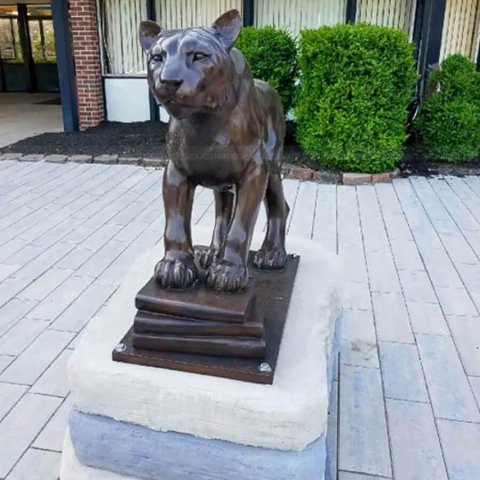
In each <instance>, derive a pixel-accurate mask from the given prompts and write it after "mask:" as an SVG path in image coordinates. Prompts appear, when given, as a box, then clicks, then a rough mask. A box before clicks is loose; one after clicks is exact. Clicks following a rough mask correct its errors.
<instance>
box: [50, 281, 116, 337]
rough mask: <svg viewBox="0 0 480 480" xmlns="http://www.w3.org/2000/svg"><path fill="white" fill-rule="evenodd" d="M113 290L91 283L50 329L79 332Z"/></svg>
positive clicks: (110, 287)
mask: <svg viewBox="0 0 480 480" xmlns="http://www.w3.org/2000/svg"><path fill="white" fill-rule="evenodd" d="M115 290H116V287H112V286H104V285H98V284H97V283H93V284H92V285H90V286H89V287H88V288H87V289H86V290H85V291H84V292H83V294H82V295H79V296H78V298H77V299H76V300H75V301H74V302H73V303H72V304H71V305H70V306H69V307H68V308H67V309H66V310H65V311H64V312H63V313H62V314H61V315H60V316H59V317H58V318H57V320H55V322H54V323H53V324H52V328H54V329H56V330H65V331H69V332H79V331H80V330H81V329H82V328H83V327H84V326H85V325H86V324H87V322H88V321H89V320H90V319H91V318H92V317H93V316H94V315H95V313H96V312H97V311H98V310H99V309H100V308H101V307H102V305H103V304H104V303H105V302H106V301H107V300H108V298H109V297H110V296H111V295H112V293H113V292H114V291H115Z"/></svg>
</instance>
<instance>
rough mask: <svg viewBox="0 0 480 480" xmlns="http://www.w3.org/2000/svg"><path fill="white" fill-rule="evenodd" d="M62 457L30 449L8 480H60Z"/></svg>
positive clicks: (58, 454) (55, 453)
mask: <svg viewBox="0 0 480 480" xmlns="http://www.w3.org/2000/svg"><path fill="white" fill-rule="evenodd" d="M60 460H61V455H60V453H57V452H47V451H45V450H37V449H35V448H29V449H28V450H27V451H26V452H25V455H23V457H22V458H21V460H20V461H19V462H18V463H17V465H15V468H14V469H13V470H12V472H11V473H10V475H9V476H8V477H7V479H6V480H58V475H59V474H60Z"/></svg>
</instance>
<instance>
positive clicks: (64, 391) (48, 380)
mask: <svg viewBox="0 0 480 480" xmlns="http://www.w3.org/2000/svg"><path fill="white" fill-rule="evenodd" d="M71 355H72V351H71V350H68V349H67V350H64V351H63V352H62V353H61V354H60V355H59V356H58V358H57V359H56V360H55V361H54V362H53V363H52V364H51V365H50V366H49V367H48V369H47V370H45V372H44V373H43V375H42V376H41V377H40V378H39V379H38V380H37V381H36V382H35V383H34V384H33V386H32V387H31V388H30V391H31V392H34V393H43V394H44V395H54V396H56V397H66V396H67V395H68V393H69V387H68V378H67V365H68V361H69V360H70V356H71Z"/></svg>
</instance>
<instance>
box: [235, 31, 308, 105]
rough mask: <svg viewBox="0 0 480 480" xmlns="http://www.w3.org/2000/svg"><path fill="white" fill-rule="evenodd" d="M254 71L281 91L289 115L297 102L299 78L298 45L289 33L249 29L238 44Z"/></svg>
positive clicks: (257, 75)
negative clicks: (295, 100)
mask: <svg viewBox="0 0 480 480" xmlns="http://www.w3.org/2000/svg"><path fill="white" fill-rule="evenodd" d="M235 47H236V48H238V49H239V50H240V51H241V52H242V53H243V55H244V56H245V58H246V59H247V61H248V63H249V64H250V67H251V69H252V73H253V76H254V77H255V78H260V79H261V80H264V81H266V82H268V83H269V85H271V86H272V87H273V88H275V89H276V90H277V92H278V93H279V95H280V98H281V99H282V103H283V109H284V111H285V113H287V112H288V111H289V110H290V108H292V106H293V102H294V99H295V81H296V79H297V76H298V58H297V45H296V43H295V40H294V39H293V38H292V37H291V36H290V35H289V34H288V32H286V31H285V30H278V29H276V28H273V27H261V28H256V27H245V28H244V29H243V30H242V33H241V34H240V37H239V39H238V40H237V42H236V43H235Z"/></svg>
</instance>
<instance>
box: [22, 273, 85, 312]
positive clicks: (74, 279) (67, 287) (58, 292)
mask: <svg viewBox="0 0 480 480" xmlns="http://www.w3.org/2000/svg"><path fill="white" fill-rule="evenodd" d="M92 281H93V279H92V278H91V277H81V276H79V275H73V276H71V277H69V278H67V279H66V280H65V281H64V282H63V283H62V284H61V285H60V286H59V287H58V288H56V289H55V290H54V291H53V292H52V293H50V294H49V295H48V296H47V297H46V298H45V299H44V300H42V301H41V302H40V303H39V304H38V305H37V306H36V307H35V308H34V309H33V310H32V311H31V312H30V313H29V316H30V317H32V318H39V319H44V320H50V321H53V320H55V319H56V318H57V317H58V316H59V315H60V314H61V313H62V312H63V311H64V310H66V309H67V308H68V307H69V306H70V304H71V303H73V302H74V301H75V300H76V298H77V297H78V296H79V295H81V294H82V292H83V291H84V290H85V289H86V288H87V287H88V286H89V285H90V284H91V283H92Z"/></svg>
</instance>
